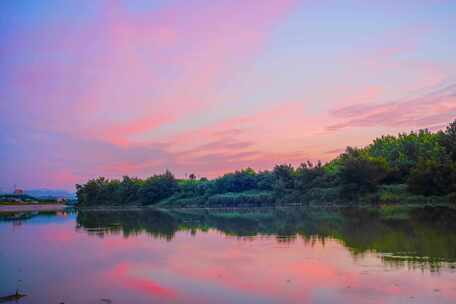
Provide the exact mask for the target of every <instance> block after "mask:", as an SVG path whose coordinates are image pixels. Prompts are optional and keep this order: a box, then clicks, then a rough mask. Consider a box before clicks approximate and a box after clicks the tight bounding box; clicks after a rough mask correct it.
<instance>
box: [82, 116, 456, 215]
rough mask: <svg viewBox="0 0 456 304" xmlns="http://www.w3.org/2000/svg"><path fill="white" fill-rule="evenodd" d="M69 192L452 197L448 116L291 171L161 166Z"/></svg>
mask: <svg viewBox="0 0 456 304" xmlns="http://www.w3.org/2000/svg"><path fill="white" fill-rule="evenodd" d="M76 190H77V197H78V202H79V204H80V205H82V206H95V205H150V204H153V205H156V204H158V205H159V206H167V207H172V206H180V207H187V206H205V207H211V206H245V205H251V206H263V205H271V204H276V205H287V204H319V203H320V204H328V203H344V204H355V203H370V204H372V203H375V204H378V203H380V204H398V203H401V204H403V203H405V204H427V203H434V202H437V203H440V202H442V201H445V200H446V201H448V199H449V200H450V201H451V202H454V200H455V199H454V194H453V193H456V121H454V122H452V123H451V124H449V126H448V127H447V128H446V130H445V131H440V132H437V133H431V132H430V131H428V130H419V131H418V132H411V133H402V134H399V135H398V136H391V135H387V136H382V137H380V138H377V139H375V140H374V141H373V143H372V144H370V145H368V146H367V147H365V148H351V147H348V148H347V149H346V151H345V152H344V153H342V154H341V155H339V156H338V157H337V158H336V159H334V160H332V161H330V162H328V163H326V164H322V163H321V162H317V163H312V162H309V161H308V162H305V163H302V164H301V165H300V166H298V167H297V168H295V167H293V166H292V165H291V164H280V165H276V166H275V167H274V169H273V170H272V171H259V172H256V171H255V170H253V169H251V168H246V169H242V170H238V171H235V172H232V173H227V174H225V175H223V176H220V177H218V178H216V179H213V180H208V179H207V178H201V179H199V180H198V179H197V178H196V175H195V174H193V173H192V174H190V175H189V178H188V179H181V180H176V179H175V178H174V176H173V174H172V173H171V172H169V171H166V172H165V173H164V174H160V175H154V176H151V177H149V178H146V179H145V180H142V179H138V178H130V177H128V176H124V177H123V178H122V180H116V179H113V180H109V179H106V178H104V177H98V178H95V179H91V180H89V181H88V182H87V183H86V184H84V185H76ZM450 193H452V194H451V195H449V194H450ZM448 195H449V196H448Z"/></svg>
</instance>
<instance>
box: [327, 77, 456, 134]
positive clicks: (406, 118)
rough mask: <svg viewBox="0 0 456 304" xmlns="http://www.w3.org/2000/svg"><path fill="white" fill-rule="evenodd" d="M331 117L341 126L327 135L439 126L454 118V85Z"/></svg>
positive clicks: (343, 110) (348, 109)
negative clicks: (351, 129) (358, 129)
mask: <svg viewBox="0 0 456 304" xmlns="http://www.w3.org/2000/svg"><path fill="white" fill-rule="evenodd" d="M331 115H332V116H333V117H334V118H335V119H338V120H342V122H338V123H335V124H332V125H329V126H328V127H327V130H329V131H337V130H341V129H344V128H349V127H391V128H394V127H404V126H405V127H410V128H432V127H434V126H436V125H438V126H441V125H443V124H445V123H448V121H450V120H451V119H454V118H455V117H456V84H452V85H449V86H447V87H444V88H442V89H438V90H435V91H433V92H431V93H429V94H425V95H422V96H419V97H415V98H411V99H406V100H398V101H391V102H387V103H365V104H358V105H352V106H347V107H344V108H340V109H335V110H332V111H331Z"/></svg>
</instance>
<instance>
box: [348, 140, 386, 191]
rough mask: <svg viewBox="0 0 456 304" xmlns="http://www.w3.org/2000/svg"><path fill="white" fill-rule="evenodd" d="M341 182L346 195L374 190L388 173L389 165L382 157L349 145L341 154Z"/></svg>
mask: <svg viewBox="0 0 456 304" xmlns="http://www.w3.org/2000/svg"><path fill="white" fill-rule="evenodd" d="M340 159H341V169H340V173H339V177H340V182H341V184H342V186H343V192H344V195H345V196H347V197H350V198H353V197H354V195H355V194H359V193H361V194H362V193H366V192H374V191H376V190H377V186H378V185H379V184H380V183H381V182H382V181H383V180H384V179H385V177H386V176H387V174H388V171H389V166H388V163H387V161H386V160H385V159H384V158H382V157H375V156H370V155H369V154H368V153H367V152H366V151H365V150H359V149H356V148H351V147H348V148H347V150H346V151H345V153H344V154H342V155H341V156H340Z"/></svg>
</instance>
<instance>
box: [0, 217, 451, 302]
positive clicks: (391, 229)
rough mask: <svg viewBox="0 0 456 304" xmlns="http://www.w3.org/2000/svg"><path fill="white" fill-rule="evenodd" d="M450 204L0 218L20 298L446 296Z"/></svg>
mask: <svg viewBox="0 0 456 304" xmlns="http://www.w3.org/2000/svg"><path fill="white" fill-rule="evenodd" d="M455 218H456V216H455V214H454V210H447V209H445V208H437V209H434V208H422V209H419V210H415V211H413V212H410V214H409V215H407V216H406V217H403V216H402V215H401V214H399V215H395V214H391V215H388V214H387V216H385V215H382V216H381V215H379V214H378V213H376V212H373V211H372V210H359V209H350V208H347V209H342V210H339V209H337V210H326V209H325V210H322V209H302V208H300V209H298V208H296V209H286V208H284V209H271V210H269V209H264V210H257V211H255V210H247V211H242V210H214V211H207V210H187V211H167V212H162V211H156V210H147V211H144V210H132V211H118V210H117V211H116V210H111V211H109V210H105V211H79V212H75V211H72V212H69V211H68V212H66V211H59V212H42V213H24V214H7V215H2V216H1V217H0V242H1V249H0V296H6V295H9V294H12V293H14V292H15V290H16V288H19V290H20V292H22V293H25V294H27V296H26V297H24V298H22V299H21V300H20V301H19V303H24V304H25V303H56V304H58V303H105V304H107V303H456V269H455V266H456V226H455V225H456V221H455Z"/></svg>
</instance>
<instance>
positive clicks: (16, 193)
mask: <svg viewBox="0 0 456 304" xmlns="http://www.w3.org/2000/svg"><path fill="white" fill-rule="evenodd" d="M24 193H25V192H24V190H23V189H19V188H16V189H14V192H13V194H14V195H24Z"/></svg>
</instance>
